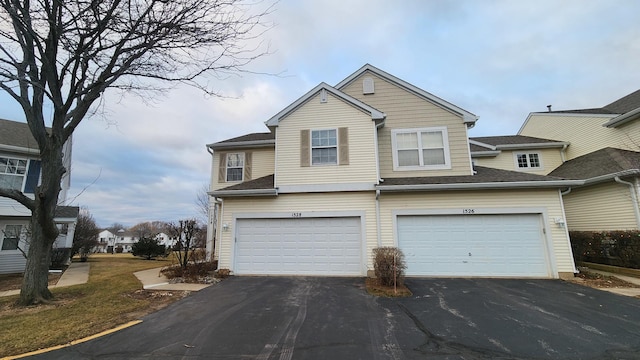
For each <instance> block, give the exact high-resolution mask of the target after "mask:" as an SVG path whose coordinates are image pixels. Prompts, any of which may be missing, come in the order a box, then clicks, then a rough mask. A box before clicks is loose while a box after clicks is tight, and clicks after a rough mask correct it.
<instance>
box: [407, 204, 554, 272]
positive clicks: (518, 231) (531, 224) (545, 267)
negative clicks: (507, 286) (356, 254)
mask: <svg viewBox="0 0 640 360" xmlns="http://www.w3.org/2000/svg"><path fill="white" fill-rule="evenodd" d="M397 228H398V244H399V247H400V248H401V249H402V250H403V252H404V254H405V259H406V262H407V275H414V276H463V277H467V276H469V277H470V276H478V277H549V276H550V266H549V260H548V258H549V256H548V251H547V250H546V246H545V241H544V237H543V233H542V225H541V219H540V215H537V214H513V215H464V216H463V215H428V216H427V215H416V216H398V219H397Z"/></svg>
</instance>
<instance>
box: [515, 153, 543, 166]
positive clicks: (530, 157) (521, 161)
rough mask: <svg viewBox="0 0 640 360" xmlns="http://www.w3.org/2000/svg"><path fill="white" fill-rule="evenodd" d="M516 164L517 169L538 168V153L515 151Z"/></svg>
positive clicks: (539, 164)
mask: <svg viewBox="0 0 640 360" xmlns="http://www.w3.org/2000/svg"><path fill="white" fill-rule="evenodd" d="M515 158H516V165H517V166H518V169H521V170H525V169H540V168H541V167H542V165H541V163H540V154H538V153H516V154H515Z"/></svg>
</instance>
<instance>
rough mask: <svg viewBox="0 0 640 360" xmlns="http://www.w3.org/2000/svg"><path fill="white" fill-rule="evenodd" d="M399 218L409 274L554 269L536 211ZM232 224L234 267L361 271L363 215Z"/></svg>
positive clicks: (538, 273) (251, 271)
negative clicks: (234, 231)
mask: <svg viewBox="0 0 640 360" xmlns="http://www.w3.org/2000/svg"><path fill="white" fill-rule="evenodd" d="M396 225H397V227H396V229H397V239H398V246H399V247H400V249H402V251H403V252H404V254H405V258H406V261H407V275H410V276H447V277H458V276H461V277H472V276H475V277H550V276H551V266H550V262H549V258H550V256H549V252H548V250H547V247H546V245H545V240H544V235H543V232H542V224H541V218H540V215H538V214H509V215H477V214H476V215H410V216H408V215H401V216H398V217H397V224H396ZM236 227H237V232H236V243H235V248H234V252H235V253H234V272H235V273H236V274H239V275H326V276H362V275H365V269H364V263H366V260H367V259H364V257H363V253H364V244H363V241H364V240H363V236H362V230H361V228H362V224H361V218H360V217H335V218H282V219H281V218H276V219H274V218H269V219H238V220H237V222H236ZM370 241H371V239H370Z"/></svg>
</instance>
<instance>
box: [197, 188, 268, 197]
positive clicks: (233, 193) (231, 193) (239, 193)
mask: <svg viewBox="0 0 640 360" xmlns="http://www.w3.org/2000/svg"><path fill="white" fill-rule="evenodd" d="M207 194H209V195H211V196H215V197H220V198H224V197H244V196H278V189H277V188H274V189H249V190H216V191H209V192H208V193H207Z"/></svg>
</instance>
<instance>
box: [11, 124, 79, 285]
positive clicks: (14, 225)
mask: <svg viewBox="0 0 640 360" xmlns="http://www.w3.org/2000/svg"><path fill="white" fill-rule="evenodd" d="M63 155H64V159H63V161H64V166H65V168H66V169H67V172H66V173H65V175H64V177H63V179H62V184H61V185H62V190H61V191H60V196H59V203H60V204H64V202H65V201H66V197H67V191H68V189H69V186H70V178H71V174H70V171H71V140H70V141H69V142H68V143H67V144H65V147H64V154H63ZM40 169H41V166H40V151H39V150H38V145H37V143H36V141H35V139H34V138H33V136H32V135H31V132H30V131H29V127H28V126H27V124H26V123H21V122H16V121H10V120H3V119H0V187H4V188H11V189H16V190H20V191H22V192H24V193H25V194H26V195H27V196H30V197H33V193H34V191H35V189H36V186H38V184H39V183H40ZM78 211H79V209H78V207H69V206H58V208H57V210H56V213H55V217H54V219H55V221H56V223H57V224H58V227H59V229H60V235H59V237H58V239H56V242H55V243H54V247H58V248H71V246H72V244H73V235H74V232H75V224H76V221H77V218H78ZM30 218H31V212H30V211H29V210H28V209H27V208H25V207H24V206H22V205H21V204H19V203H18V202H16V201H14V200H11V199H8V198H4V197H0V273H2V274H5V273H18V272H23V271H24V267H25V264H26V259H25V255H24V254H25V253H26V252H27V249H28V243H29V224H30Z"/></svg>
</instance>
